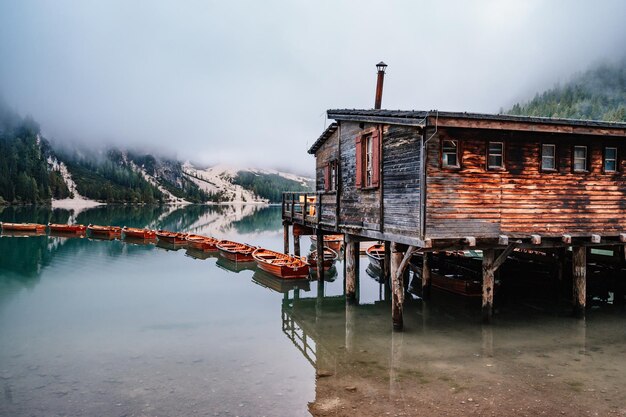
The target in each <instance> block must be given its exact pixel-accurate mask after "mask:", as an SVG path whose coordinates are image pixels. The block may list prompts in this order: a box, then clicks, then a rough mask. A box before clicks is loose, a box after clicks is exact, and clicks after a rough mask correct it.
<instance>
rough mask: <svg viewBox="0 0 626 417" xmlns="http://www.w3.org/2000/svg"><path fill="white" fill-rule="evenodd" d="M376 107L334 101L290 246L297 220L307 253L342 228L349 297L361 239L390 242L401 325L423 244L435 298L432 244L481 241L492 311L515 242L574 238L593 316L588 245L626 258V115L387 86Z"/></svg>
mask: <svg viewBox="0 0 626 417" xmlns="http://www.w3.org/2000/svg"><path fill="white" fill-rule="evenodd" d="M382 71H383V73H384V67H383V68H382ZM380 75H381V69H380V68H379V89H380V90H382V82H381V77H380ZM375 107H377V108H375V109H367V110H354V109H339V110H328V112H327V114H328V118H329V119H332V120H334V122H333V123H331V124H330V125H329V126H328V128H327V129H326V130H325V131H324V132H323V133H322V134H321V136H320V137H319V138H318V139H317V140H316V141H315V143H314V144H313V145H312V146H311V148H310V149H309V153H310V154H312V155H314V156H315V161H316V191H315V192H314V193H285V194H284V196H283V204H282V209H283V212H282V216H283V223H284V225H285V244H286V245H285V251H288V250H289V235H288V233H289V226H293V228H292V230H293V234H294V247H295V250H296V252H299V236H300V235H307V234H315V235H317V238H318V242H319V241H321V239H322V237H323V235H325V234H336V233H340V234H343V235H344V236H345V241H346V248H345V249H346V250H345V257H346V296H347V298H348V299H350V298H351V297H353V296H354V293H355V289H356V280H357V279H358V277H357V273H358V257H359V254H358V244H359V242H360V241H364V240H365V241H367V240H376V241H384V242H385V245H386V260H387V262H385V265H387V266H389V267H390V268H386V269H387V271H386V273H387V275H388V276H389V277H390V279H391V283H390V284H391V288H392V295H393V296H392V318H393V324H394V328H396V329H401V328H402V304H403V301H404V285H403V276H404V271H405V269H406V267H407V264H408V262H409V260H410V258H411V256H412V255H413V254H414V253H415V252H422V253H424V256H423V260H424V261H423V270H422V295H423V296H424V298H427V297H428V292H429V288H430V269H429V262H428V260H429V256H428V253H429V252H433V251H441V250H463V249H481V250H482V251H483V258H482V273H483V295H482V307H483V317H484V319H485V321H490V320H491V316H492V310H493V297H494V274H495V272H496V270H497V269H498V268H499V267H500V266H501V265H502V263H503V262H504V261H505V260H506V259H507V257H508V256H509V255H510V254H511V252H512V251H513V250H515V249H516V248H530V249H534V250H544V251H554V252H555V253H556V254H558V255H560V257H561V258H564V256H565V251H566V250H567V248H571V249H572V276H573V306H574V311H575V312H576V314H577V315H579V316H582V315H583V314H584V309H585V306H586V257H587V250H588V248H589V247H610V249H612V250H613V251H614V253H615V254H619V255H618V256H619V258H620V262H622V263H624V262H625V260H624V257H625V253H626V246H625V245H626V123H609V122H600V121H582V120H570V119H554V118H539V117H522V116H509V115H492V114H477V113H456V112H443V111H400V110H383V109H380V98H379V94H378V89H377V99H376V106H375ZM318 246H320V247H321V245H318ZM319 274H320V275H321V274H323V271H320V272H319ZM320 278H321V277H320ZM624 278H626V277H622V279H624Z"/></svg>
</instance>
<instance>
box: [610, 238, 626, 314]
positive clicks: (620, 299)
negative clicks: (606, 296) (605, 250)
mask: <svg viewBox="0 0 626 417" xmlns="http://www.w3.org/2000/svg"><path fill="white" fill-rule="evenodd" d="M615 251H616V255H617V257H618V264H617V265H618V268H621V269H622V270H626V245H623V246H617V247H616V249H615ZM625 287H626V280H624V274H622V275H618V276H617V279H616V280H615V289H614V291H613V305H615V306H618V307H623V306H624V289H625Z"/></svg>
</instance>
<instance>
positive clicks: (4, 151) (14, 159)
mask: <svg viewBox="0 0 626 417" xmlns="http://www.w3.org/2000/svg"><path fill="white" fill-rule="evenodd" d="M39 133H40V132H39V125H37V123H36V122H35V121H34V120H33V119H32V118H30V117H26V118H21V117H19V116H18V115H17V114H16V113H14V112H13V111H12V110H11V109H9V108H8V107H7V106H6V105H4V104H3V103H2V102H0V204H5V203H42V202H46V201H49V200H50V198H51V197H52V196H55V197H56V198H64V197H67V196H68V195H69V190H68V189H67V186H66V185H65V183H64V182H63V180H62V178H61V176H60V174H59V172H58V171H55V170H49V169H48V163H47V153H48V152H49V150H50V148H49V145H48V143H47V142H46V141H45V140H43V139H41V138H40V136H39Z"/></svg>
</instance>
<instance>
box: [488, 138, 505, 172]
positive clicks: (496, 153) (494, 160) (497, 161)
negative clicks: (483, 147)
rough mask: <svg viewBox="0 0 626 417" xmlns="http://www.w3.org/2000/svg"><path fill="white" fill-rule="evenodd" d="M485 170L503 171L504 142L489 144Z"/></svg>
mask: <svg viewBox="0 0 626 417" xmlns="http://www.w3.org/2000/svg"><path fill="white" fill-rule="evenodd" d="M487 149H488V150H487V168H488V169H504V142H489V146H488V148H487Z"/></svg>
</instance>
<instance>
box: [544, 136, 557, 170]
mask: <svg viewBox="0 0 626 417" xmlns="http://www.w3.org/2000/svg"><path fill="white" fill-rule="evenodd" d="M541 169H543V170H544V171H552V170H556V145H554V144H550V143H544V144H543V145H541Z"/></svg>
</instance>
